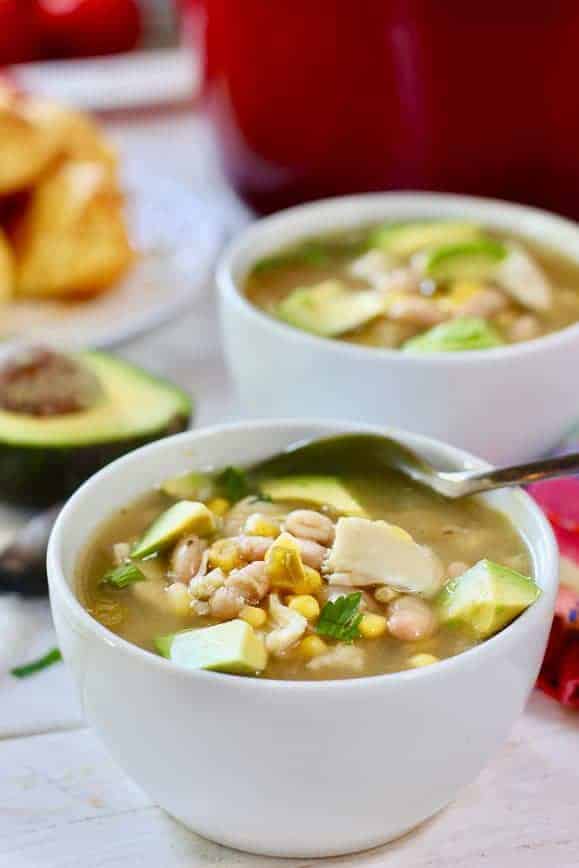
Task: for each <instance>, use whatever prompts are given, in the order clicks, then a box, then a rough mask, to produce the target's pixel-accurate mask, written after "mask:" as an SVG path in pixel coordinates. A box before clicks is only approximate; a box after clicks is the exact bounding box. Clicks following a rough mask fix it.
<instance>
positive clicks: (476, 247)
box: [421, 238, 507, 281]
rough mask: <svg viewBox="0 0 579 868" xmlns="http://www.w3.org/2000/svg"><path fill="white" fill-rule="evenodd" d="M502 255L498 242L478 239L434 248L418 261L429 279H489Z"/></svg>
mask: <svg viewBox="0 0 579 868" xmlns="http://www.w3.org/2000/svg"><path fill="white" fill-rule="evenodd" d="M506 256H507V248H506V246H505V245H504V244H503V243H502V242H500V241H495V240H494V239H493V238H478V239H475V240H473V241H464V242H459V243H456V244H443V245H441V246H440V247H435V248H433V249H431V250H429V251H428V252H426V253H424V254H423V259H422V263H421V264H422V267H423V269H424V273H425V275H426V276H427V277H430V278H432V280H440V281H445V280H490V279H491V278H493V276H494V275H495V273H496V271H497V268H498V266H499V264H500V263H501V262H502V261H503V259H505V258H506Z"/></svg>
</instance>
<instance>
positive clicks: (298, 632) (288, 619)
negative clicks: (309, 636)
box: [265, 594, 308, 655]
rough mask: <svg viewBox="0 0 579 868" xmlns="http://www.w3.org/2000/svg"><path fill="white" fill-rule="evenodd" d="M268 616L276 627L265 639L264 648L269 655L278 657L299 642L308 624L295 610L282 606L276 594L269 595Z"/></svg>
mask: <svg viewBox="0 0 579 868" xmlns="http://www.w3.org/2000/svg"><path fill="white" fill-rule="evenodd" d="M269 616H270V618H271V620H272V621H273V622H274V624H275V625H276V626H275V629H273V630H272V631H271V633H268V635H267V636H266V637H265V647H266V648H267V650H268V651H269V652H270V653H271V654H275V655H280V654H283V653H284V651H287V650H288V648H291V646H292V645H295V644H296V642H299V640H300V639H301V638H302V636H303V635H304V633H305V632H306V628H307V626H308V622H307V620H306V619H305V618H304V616H303V615H300V613H299V612H296V611H295V609H290V608H289V606H284V605H283V603H282V602H281V601H280V598H279V597H278V595H277V594H270V595H269Z"/></svg>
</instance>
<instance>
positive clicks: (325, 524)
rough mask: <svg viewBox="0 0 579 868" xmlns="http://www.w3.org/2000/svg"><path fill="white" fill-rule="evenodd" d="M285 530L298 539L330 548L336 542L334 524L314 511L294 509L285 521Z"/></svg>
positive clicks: (325, 516)
mask: <svg viewBox="0 0 579 868" xmlns="http://www.w3.org/2000/svg"><path fill="white" fill-rule="evenodd" d="M284 528H285V530H287V531H288V533H291V534H292V535H293V536H295V537H297V538H298V539H303V540H312V541H313V542H317V543H320V545H324V546H330V545H331V544H332V543H333V541H334V533H335V531H334V522H333V521H332V520H331V519H330V518H328V516H327V515H322V513H321V512H315V510H313V509H294V511H293V512H290V514H289V515H288V517H287V518H286V520H285V525H284Z"/></svg>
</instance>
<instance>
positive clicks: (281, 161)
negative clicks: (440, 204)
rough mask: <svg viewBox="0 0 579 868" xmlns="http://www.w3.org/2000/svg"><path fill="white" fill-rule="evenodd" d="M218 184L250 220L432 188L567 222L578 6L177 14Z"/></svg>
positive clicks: (404, 1) (418, 4)
mask: <svg viewBox="0 0 579 868" xmlns="http://www.w3.org/2000/svg"><path fill="white" fill-rule="evenodd" d="M188 2H189V7H190V11H195V12H196V14H197V16H198V22H200V23H202V24H203V28H199V30H200V31H201V30H202V38H203V42H204V46H203V52H204V57H205V91H204V93H205V101H206V105H207V109H208V112H209V114H210V116H211V118H212V120H213V124H214V127H215V130H216V134H217V141H218V144H219V148H220V151H221V154H222V157H223V162H224V166H225V169H226V172H227V174H228V176H229V177H230V179H231V181H232V183H233V184H234V185H235V187H236V188H237V189H238V190H239V191H240V192H241V193H242V195H243V196H244V197H245V198H246V199H247V200H248V201H249V202H250V203H251V204H253V205H254V206H256V207H257V208H258V209H259V210H262V211H270V210H273V209H276V208H279V207H282V206H285V205H288V204H291V203H294V202H299V201H302V200H305V199H312V198H316V197H319V196H326V195H331V194H341V193H347V192H353V191H356V192H357V191H364V190H384V189H423V190H446V191H455V192H465V193H473V194H481V195H486V196H498V197H504V198H508V199H514V200H518V201H520V202H525V203H533V204H538V205H541V206H544V207H547V208H550V209H553V210H556V211H560V212H562V213H565V214H568V215H571V216H573V217H576V218H577V217H579V159H577V142H578V141H579V89H578V88H577V57H578V56H579V3H577V0H553V2H551V3H548V4H547V3H538V2H537V3H529V2H528V0H508V2H505V0H485V2H484V3H482V2H479V3H474V2H469V3H465V2H464V0H444V2H440V0H359V2H352V0H315V2H312V0H276V2H272V0H188Z"/></svg>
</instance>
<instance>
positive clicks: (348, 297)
mask: <svg viewBox="0 0 579 868" xmlns="http://www.w3.org/2000/svg"><path fill="white" fill-rule="evenodd" d="M383 307H384V301H383V297H382V295H381V293H379V292H377V291H376V290H374V289H362V290H360V289H350V288H349V287H347V286H346V285H345V284H344V283H342V282H341V281H339V280H325V281H324V282H323V283H318V284H316V285H315V286H308V287H302V288H299V289H294V291H293V292H291V293H290V294H289V295H288V296H287V298H285V299H284V300H283V301H282V302H280V303H279V304H278V306H277V308H276V313H277V316H278V317H279V319H282V320H283V321H284V322H287V323H289V325H292V326H295V327H296V328H298V329H302V331H306V332H311V333H312V334H315V335H320V336H321V337H327V338H331V337H336V336H338V335H341V334H344V333H345V332H349V331H352V330H353V329H356V328H359V326H361V325H364V323H367V322H370V320H373V319H374V318H375V317H377V316H379V315H380V314H381V313H382V312H383Z"/></svg>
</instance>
